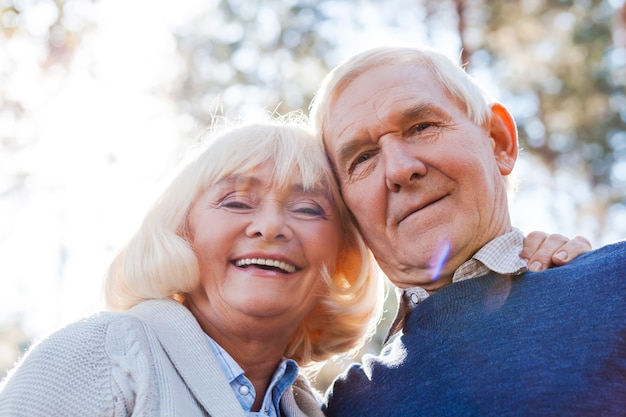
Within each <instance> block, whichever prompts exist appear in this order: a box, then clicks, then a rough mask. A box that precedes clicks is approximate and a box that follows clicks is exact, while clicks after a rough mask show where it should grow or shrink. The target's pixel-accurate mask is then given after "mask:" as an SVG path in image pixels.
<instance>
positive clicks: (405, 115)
mask: <svg viewBox="0 0 626 417" xmlns="http://www.w3.org/2000/svg"><path fill="white" fill-rule="evenodd" d="M447 114H448V113H447V112H446V111H445V110H444V109H442V108H441V107H439V106H437V105H435V104H434V103H432V102H431V101H424V102H421V103H417V104H416V105H414V106H411V107H408V108H406V109H405V110H404V111H403V112H402V115H401V120H402V121H406V120H413V119H416V118H421V117H428V116H436V117H445V116H446V115H447Z"/></svg>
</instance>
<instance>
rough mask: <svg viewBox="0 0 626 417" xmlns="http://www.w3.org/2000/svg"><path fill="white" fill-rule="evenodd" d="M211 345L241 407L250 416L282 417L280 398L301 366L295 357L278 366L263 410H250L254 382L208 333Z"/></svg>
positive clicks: (268, 389) (266, 393) (264, 401)
mask: <svg viewBox="0 0 626 417" xmlns="http://www.w3.org/2000/svg"><path fill="white" fill-rule="evenodd" d="M207 339H208V341H209V345H210V346H211V349H212V350H213V353H214V354H215V357H216V358H217V361H218V362H219V364H220V366H221V368H222V371H223V372H224V375H225V376H226V379H228V381H229V382H230V387H231V388H232V390H233V392H234V393H235V397H237V400H239V403H240V404H241V407H242V408H243V410H244V411H245V413H246V415H247V416H248V417H258V416H261V417H266V416H267V417H280V406H279V402H280V398H281V397H282V395H283V394H284V393H285V391H287V389H289V387H291V385H292V384H293V383H294V381H295V380H296V378H297V376H298V371H299V367H298V364H297V363H296V361H294V360H293V359H285V360H283V361H282V362H281V363H280V364H279V365H278V368H276V371H275V372H274V375H273V376H272V380H271V381H270V384H269V386H268V388H267V391H266V392H265V397H264V398H263V404H262V405H261V410H260V411H258V412H253V411H250V408H252V404H253V403H254V399H255V398H256V392H255V390H254V387H253V386H252V383H251V382H250V380H249V379H248V378H246V376H245V375H244V371H243V369H241V366H239V364H238V363H237V362H235V360H234V359H233V357H232V356H230V354H229V353H228V352H226V350H224V348H222V347H221V346H220V345H218V344H217V342H215V340H213V339H212V338H211V337H209V336H208V335H207Z"/></svg>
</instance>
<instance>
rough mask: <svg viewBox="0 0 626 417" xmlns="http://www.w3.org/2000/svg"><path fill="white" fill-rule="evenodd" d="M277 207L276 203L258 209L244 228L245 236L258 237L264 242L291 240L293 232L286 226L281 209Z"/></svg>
mask: <svg viewBox="0 0 626 417" xmlns="http://www.w3.org/2000/svg"><path fill="white" fill-rule="evenodd" d="M279 206H280V205H279V204H277V203H272V204H263V205H262V206H261V207H259V208H258V210H257V211H256V212H255V213H254V214H253V217H252V220H251V222H250V224H249V225H248V227H247V228H246V235H247V236H248V237H260V238H261V239H263V240H264V241H266V242H272V241H275V240H289V239H291V238H292V237H293V231H292V230H291V228H290V227H289V225H288V224H287V219H286V216H285V213H284V211H283V209H282V208H281V207H279Z"/></svg>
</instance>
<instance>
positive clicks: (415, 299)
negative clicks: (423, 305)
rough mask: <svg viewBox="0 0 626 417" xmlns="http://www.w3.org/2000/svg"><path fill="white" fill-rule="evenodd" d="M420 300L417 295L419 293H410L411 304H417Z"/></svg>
mask: <svg viewBox="0 0 626 417" xmlns="http://www.w3.org/2000/svg"><path fill="white" fill-rule="evenodd" d="M420 301H421V300H420V296H419V295H417V294H415V293H412V294H411V302H412V303H413V304H415V305H417V304H419V303H420Z"/></svg>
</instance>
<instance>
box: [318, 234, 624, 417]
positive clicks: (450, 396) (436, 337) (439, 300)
mask: <svg viewBox="0 0 626 417" xmlns="http://www.w3.org/2000/svg"><path fill="white" fill-rule="evenodd" d="M326 412H327V415H328V416H331V417H332V416H359V417H361V416H376V417H379V416H559V417H562V416H626V241H624V242H620V243H617V244H613V245H609V246H606V247H603V248H600V249H598V250H595V251H592V252H589V253H586V254H584V255H582V256H580V257H579V258H578V259H576V260H575V261H573V262H571V263H569V264H567V265H566V266H562V267H559V268H553V269H549V270H546V271H543V272H540V273H526V274H525V275H522V276H503V275H497V274H490V275H486V276H484V277H479V278H473V279H470V280H467V281H462V282H459V283H455V284H451V285H449V286H447V287H445V288H444V289H442V290H440V291H438V292H437V293H436V294H434V295H433V296H431V297H429V298H427V299H426V300H425V301H424V302H422V303H421V304H420V305H419V306H418V307H417V308H416V309H415V310H414V311H413V312H412V313H411V315H410V317H409V319H408V320H407V322H406V325H405V328H404V329H403V334H402V336H401V337H399V338H397V339H396V340H394V341H393V342H392V343H391V345H389V346H387V347H386V348H385V349H384V351H383V354H382V355H381V356H378V357H373V356H365V357H364V358H363V365H362V366H361V365H353V366H352V367H351V369H349V370H348V371H347V372H346V373H345V374H344V375H342V376H341V377H340V378H339V379H338V380H337V381H335V384H334V386H333V387H332V388H331V390H329V393H328V407H327V409H326Z"/></svg>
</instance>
